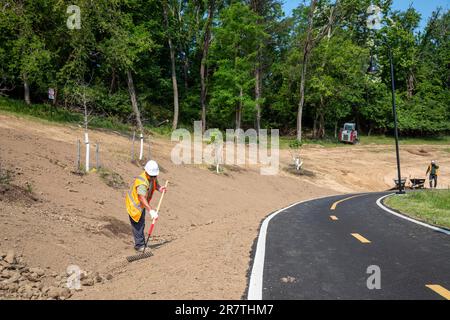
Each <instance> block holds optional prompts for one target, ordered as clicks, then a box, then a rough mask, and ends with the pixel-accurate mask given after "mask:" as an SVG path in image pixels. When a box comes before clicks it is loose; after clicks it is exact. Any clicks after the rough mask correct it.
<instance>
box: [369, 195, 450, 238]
mask: <svg viewBox="0 0 450 320" xmlns="http://www.w3.org/2000/svg"><path fill="white" fill-rule="evenodd" d="M393 194H394V193H391V194H388V195H385V196H383V197H381V198H379V199H378V200H377V205H378V206H379V207H380V208H381V209H383V210H384V211H386V212H389V213H390V214H393V215H394V216H397V217H400V218H402V219H405V220H408V221H410V222H414V223H416V224H419V225H421V226H424V227H427V228H430V229H432V230H434V231H439V232H442V233H445V234H447V235H450V230H445V229H442V228H439V227H435V226H432V225H430V224H428V223H425V222H422V221H418V220H416V219H413V218H410V217H407V216H405V215H403V214H400V213H397V212H395V211H392V210H390V209H388V208H386V207H385V206H384V205H383V204H382V203H381V201H382V200H383V199H384V198H387V197H389V196H392V195H393Z"/></svg>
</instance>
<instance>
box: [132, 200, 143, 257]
mask: <svg viewBox="0 0 450 320" xmlns="http://www.w3.org/2000/svg"><path fill="white" fill-rule="evenodd" d="M130 222H131V228H132V230H133V236H134V248H135V249H139V248H141V247H143V246H144V245H145V236H144V228H145V209H144V210H142V214H141V218H140V219H139V221H138V222H136V221H134V220H133V219H132V218H131V217H130Z"/></svg>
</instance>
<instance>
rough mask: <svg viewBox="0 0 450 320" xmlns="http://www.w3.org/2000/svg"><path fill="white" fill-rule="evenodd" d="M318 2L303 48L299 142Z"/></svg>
mask: <svg viewBox="0 0 450 320" xmlns="http://www.w3.org/2000/svg"><path fill="white" fill-rule="evenodd" d="M316 4H317V0H311V4H310V6H309V14H308V29H307V33H306V39H305V44H304V46H303V64H302V72H301V75H300V77H301V79H300V101H299V103H298V112H297V140H298V141H302V117H303V106H304V104H305V83H306V71H307V65H308V60H309V55H310V53H311V47H312V41H313V39H312V32H313V22H314V10H315V9H316Z"/></svg>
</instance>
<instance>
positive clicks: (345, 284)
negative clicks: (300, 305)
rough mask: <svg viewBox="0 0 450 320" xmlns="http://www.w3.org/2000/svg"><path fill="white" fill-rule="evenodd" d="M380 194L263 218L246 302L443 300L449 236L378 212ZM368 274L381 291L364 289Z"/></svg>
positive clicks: (448, 276) (449, 284) (449, 267)
mask: <svg viewBox="0 0 450 320" xmlns="http://www.w3.org/2000/svg"><path fill="white" fill-rule="evenodd" d="M385 195H387V193H370V194H360V195H353V196H352V195H347V196H335V197H327V198H321V199H316V200H311V201H307V202H302V203H299V204H296V205H293V206H290V207H288V208H285V209H282V210H280V211H278V212H276V213H274V214H272V215H271V216H269V217H268V218H267V219H266V220H265V221H264V222H263V224H262V226H261V230H260V235H259V238H258V242H257V246H256V250H255V257H254V261H253V267H252V272H251V276H250V281H249V289H248V298H249V299H275V300H276V299H450V291H449V289H450V236H449V235H448V234H446V233H444V232H445V230H441V231H443V232H441V231H439V230H433V229H431V228H428V227H426V226H424V225H419V224H417V223H414V222H413V221H408V220H406V219H402V217H401V216H396V215H394V214H392V213H389V212H387V211H385V210H383V209H382V208H381V207H380V206H379V205H377V200H379V199H380V198H381V197H383V196H385ZM447 233H448V232H447ZM370 266H372V267H370ZM373 266H375V267H373ZM378 267H379V271H380V272H379V274H380V277H379V280H380V281H379V282H377V280H376V278H375V274H376V273H377V270H376V269H377V268H378ZM368 268H369V273H368ZM371 276H372V277H371ZM369 277H371V279H370V281H369V283H370V284H372V285H376V284H380V285H381V288H380V289H369V288H368V286H367V282H368V278H369Z"/></svg>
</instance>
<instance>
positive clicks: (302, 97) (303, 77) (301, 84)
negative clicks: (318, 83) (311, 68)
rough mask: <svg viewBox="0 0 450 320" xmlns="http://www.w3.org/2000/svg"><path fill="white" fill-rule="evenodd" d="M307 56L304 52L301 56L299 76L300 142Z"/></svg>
mask: <svg viewBox="0 0 450 320" xmlns="http://www.w3.org/2000/svg"><path fill="white" fill-rule="evenodd" d="M308 56H309V53H308V54H307V53H306V52H305V53H304V55H303V65H302V73H301V75H300V77H301V80H300V101H299V103H298V111H297V140H298V141H302V118H303V106H304V104H305V82H306V79H305V77H306V65H307V63H308Z"/></svg>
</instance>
